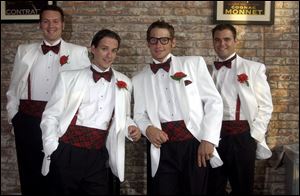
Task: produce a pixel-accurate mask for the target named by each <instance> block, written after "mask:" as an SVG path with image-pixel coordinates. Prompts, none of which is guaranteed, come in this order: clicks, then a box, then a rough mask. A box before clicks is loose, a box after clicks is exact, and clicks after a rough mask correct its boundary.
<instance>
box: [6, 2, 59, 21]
mask: <svg viewBox="0 0 300 196" xmlns="http://www.w3.org/2000/svg"><path fill="white" fill-rule="evenodd" d="M54 4H55V2H54V1H1V23H28V22H37V21H39V14H40V10H41V8H43V7H44V6H46V5H54Z"/></svg>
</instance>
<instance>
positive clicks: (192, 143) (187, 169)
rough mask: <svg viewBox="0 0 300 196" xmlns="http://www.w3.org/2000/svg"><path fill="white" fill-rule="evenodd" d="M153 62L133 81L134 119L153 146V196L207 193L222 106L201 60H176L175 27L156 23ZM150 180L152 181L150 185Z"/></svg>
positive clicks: (214, 163) (151, 40)
mask: <svg viewBox="0 0 300 196" xmlns="http://www.w3.org/2000/svg"><path fill="white" fill-rule="evenodd" d="M147 42H148V47H149V49H150V53H151V56H152V59H153V63H151V64H150V65H147V66H145V68H144V69H143V70H142V71H141V72H140V73H139V74H137V75H136V76H134V77H133V86H134V100H135V105H134V119H135V121H136V123H137V124H138V126H139V128H140V129H141V131H142V133H143V135H144V136H145V137H147V139H148V140H149V142H150V143H151V147H150V156H151V173H152V177H153V178H152V180H153V184H152V187H151V188H152V190H151V191H152V193H153V194H155V195H156V194H158V195H160V194H162V195H164V194H183V193H185V194H206V184H207V177H208V173H207V172H208V163H209V162H208V161H210V164H211V166H212V167H217V166H220V165H221V164H222V161H221V160H220V159H219V156H218V154H217V152H216V150H215V147H216V146H218V142H219V136H220V128H221V122H222V113H223V103H222V99H221V97H220V95H219V93H218V91H217V89H216V87H215V85H214V83H213V80H212V78H211V76H210V74H209V72H208V70H207V66H206V63H205V62H204V60H203V58H202V57H197V56H191V57H177V56H174V55H173V54H172V53H171V51H172V49H173V48H174V47H175V46H176V40H175V32H174V28H173V26H172V25H170V24H168V23H166V22H165V21H156V22H154V23H152V24H151V25H150V26H149V28H148V30H147ZM152 180H151V181H152Z"/></svg>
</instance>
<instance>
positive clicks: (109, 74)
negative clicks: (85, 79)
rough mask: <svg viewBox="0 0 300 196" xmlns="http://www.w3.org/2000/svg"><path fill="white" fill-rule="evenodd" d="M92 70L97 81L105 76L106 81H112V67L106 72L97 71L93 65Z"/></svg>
mask: <svg viewBox="0 0 300 196" xmlns="http://www.w3.org/2000/svg"><path fill="white" fill-rule="evenodd" d="M91 70H92V72H93V79H94V81H95V82H97V81H98V80H100V78H102V77H103V78H104V79H105V80H106V81H108V82H110V81H111V77H112V69H111V68H110V69H109V70H108V71H106V72H97V71H96V70H95V69H94V68H93V67H91Z"/></svg>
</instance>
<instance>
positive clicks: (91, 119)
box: [76, 64, 116, 130]
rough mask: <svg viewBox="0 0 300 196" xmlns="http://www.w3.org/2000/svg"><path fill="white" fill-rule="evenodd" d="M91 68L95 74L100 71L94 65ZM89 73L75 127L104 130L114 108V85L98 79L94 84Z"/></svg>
mask: <svg viewBox="0 0 300 196" xmlns="http://www.w3.org/2000/svg"><path fill="white" fill-rule="evenodd" d="M92 67H93V68H94V69H95V70H96V71H97V72H106V71H108V70H109V69H110V68H108V69H107V70H104V71H101V70H100V69H99V68H98V67H97V66H96V65H94V64H92ZM92 74H93V72H92V71H91V72H90V75H91V77H90V79H89V80H88V84H87V85H86V88H87V91H86V93H85V94H84V96H83V100H82V103H81V105H80V107H79V111H78V116H77V122H76V125H80V126H85V127H91V128H96V129H102V130H106V129H107V128H108V125H109V122H110V119H111V116H112V112H113V109H114V106H115V101H114V100H115V93H114V92H115V86H116V85H115V84H114V83H113V82H108V81H106V80H105V79H104V78H100V79H99V80H98V81H97V82H96V83H95V81H94V80H93V77H92Z"/></svg>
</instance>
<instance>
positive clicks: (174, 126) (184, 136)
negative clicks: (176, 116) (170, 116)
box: [161, 120, 194, 142]
mask: <svg viewBox="0 0 300 196" xmlns="http://www.w3.org/2000/svg"><path fill="white" fill-rule="evenodd" d="M161 128H162V130H163V131H164V132H166V133H167V134H168V137H169V141H171V142H174V141H185V140H188V139H192V138H193V137H194V136H193V135H192V134H191V132H190V131H189V130H188V129H187V128H186V126H185V123H184V121H183V120H180V121H172V122H166V123H161Z"/></svg>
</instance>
